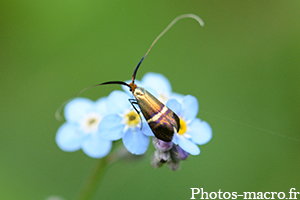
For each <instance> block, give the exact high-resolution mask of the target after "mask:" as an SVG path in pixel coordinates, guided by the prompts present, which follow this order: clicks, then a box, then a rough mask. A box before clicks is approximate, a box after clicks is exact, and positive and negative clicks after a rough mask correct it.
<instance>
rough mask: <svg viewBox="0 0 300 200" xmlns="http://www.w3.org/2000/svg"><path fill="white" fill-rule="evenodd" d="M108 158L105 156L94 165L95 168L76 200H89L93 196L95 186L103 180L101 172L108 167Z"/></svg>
mask: <svg viewBox="0 0 300 200" xmlns="http://www.w3.org/2000/svg"><path fill="white" fill-rule="evenodd" d="M108 157H109V156H106V157H104V158H102V159H99V160H98V161H97V163H96V166H95V168H94V169H93V171H92V173H91V174H90V176H89V177H88V178H87V180H86V182H85V184H84V186H83V188H82V190H81V192H80V194H79V197H78V200H89V199H91V198H92V196H93V195H94V194H95V192H96V189H97V188H98V187H97V186H98V185H99V183H100V181H101V180H102V178H103V172H104V170H105V168H106V167H107V166H108V164H109V162H108V160H109V158H108Z"/></svg>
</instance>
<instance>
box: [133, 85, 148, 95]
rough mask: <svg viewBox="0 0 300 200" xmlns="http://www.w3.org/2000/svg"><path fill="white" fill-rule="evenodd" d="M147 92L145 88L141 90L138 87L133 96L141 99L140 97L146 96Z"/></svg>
mask: <svg viewBox="0 0 300 200" xmlns="http://www.w3.org/2000/svg"><path fill="white" fill-rule="evenodd" d="M145 91H146V90H145V89H144V88H141V87H137V88H135V90H134V91H133V95H134V96H135V97H139V96H144V95H145V93H146V92H145Z"/></svg>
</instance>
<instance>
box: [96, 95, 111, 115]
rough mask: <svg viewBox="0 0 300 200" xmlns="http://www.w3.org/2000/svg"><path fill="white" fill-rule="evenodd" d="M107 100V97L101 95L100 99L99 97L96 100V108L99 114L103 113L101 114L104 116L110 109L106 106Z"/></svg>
mask: <svg viewBox="0 0 300 200" xmlns="http://www.w3.org/2000/svg"><path fill="white" fill-rule="evenodd" d="M106 100H107V97H101V98H100V99H98V100H97V101H96V102H95V105H94V109H95V110H96V111H97V112H98V113H99V114H101V116H104V115H106V114H108V110H107V107H106Z"/></svg>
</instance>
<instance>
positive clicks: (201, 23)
mask: <svg viewBox="0 0 300 200" xmlns="http://www.w3.org/2000/svg"><path fill="white" fill-rule="evenodd" d="M184 18H193V19H195V20H196V21H198V22H199V24H200V26H204V22H203V21H202V19H201V18H200V17H198V16H197V15H195V14H183V15H179V16H178V17H176V18H175V19H174V20H173V21H172V22H171V23H170V24H169V25H168V26H167V27H166V28H165V29H164V30H163V31H162V32H161V33H160V34H159V35H158V36H157V37H156V38H155V40H154V41H153V42H152V44H151V46H150V47H149V49H148V51H147V52H146V54H145V55H144V56H143V57H142V59H141V60H140V62H139V63H138V65H137V66H136V68H135V70H134V72H133V75H132V83H134V80H135V76H136V73H137V70H138V68H139V67H140V65H141V63H142V62H143V60H144V58H145V57H146V56H147V55H148V53H149V52H150V50H151V49H152V47H153V46H154V44H155V43H156V42H157V40H159V39H160V38H161V37H162V36H163V35H164V34H165V33H166V32H167V31H168V30H169V29H170V28H171V27H172V26H173V25H174V24H175V23H176V22H178V21H179V20H181V19H184Z"/></svg>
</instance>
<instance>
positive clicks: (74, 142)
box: [55, 123, 86, 152]
mask: <svg viewBox="0 0 300 200" xmlns="http://www.w3.org/2000/svg"><path fill="white" fill-rule="evenodd" d="M85 137H86V135H84V134H83V133H82V132H79V131H78V129H77V126H75V125H72V124H70V123H64V124H63V125H61V126H60V127H59V129H58V130H57V133H56V136H55V141H56V144H57V145H58V147H59V148H60V149H61V150H63V151H70V152H71V151H77V150H79V149H80V145H81V143H82V142H83V140H84V138H85Z"/></svg>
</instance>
